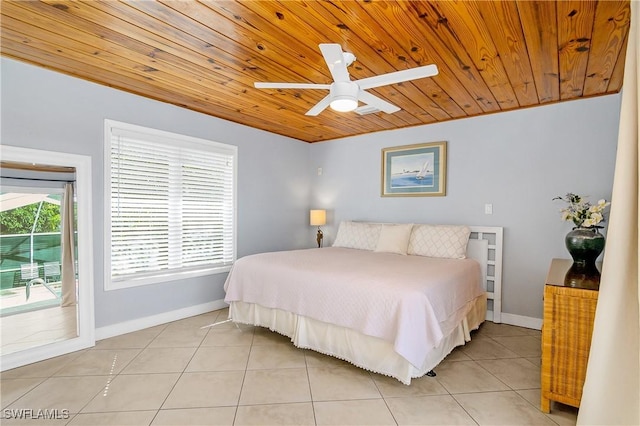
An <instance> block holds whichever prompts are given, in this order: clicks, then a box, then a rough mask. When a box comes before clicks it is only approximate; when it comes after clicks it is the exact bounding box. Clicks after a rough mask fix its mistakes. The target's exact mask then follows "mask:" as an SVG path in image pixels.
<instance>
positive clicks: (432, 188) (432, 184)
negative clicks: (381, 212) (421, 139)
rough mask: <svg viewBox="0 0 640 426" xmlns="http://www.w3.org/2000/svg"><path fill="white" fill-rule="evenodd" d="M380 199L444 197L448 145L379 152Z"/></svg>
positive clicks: (416, 146) (435, 143) (440, 144)
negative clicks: (380, 171)
mask: <svg viewBox="0 0 640 426" xmlns="http://www.w3.org/2000/svg"><path fill="white" fill-rule="evenodd" d="M381 175H382V187H381V196H382V197H443V196H445V195H446V187H447V186H446V183H447V182H446V180H447V142H446V141H441V142H430V143H421V144H414V145H404V146H396V147H391V148H383V149H382V173H381Z"/></svg>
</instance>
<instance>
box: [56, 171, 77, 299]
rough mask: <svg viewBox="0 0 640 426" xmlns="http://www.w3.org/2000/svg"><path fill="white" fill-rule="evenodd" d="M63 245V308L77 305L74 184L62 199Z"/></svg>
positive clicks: (65, 188)
mask: <svg viewBox="0 0 640 426" xmlns="http://www.w3.org/2000/svg"><path fill="white" fill-rule="evenodd" d="M61 207H62V209H61V210H62V244H61V246H62V247H61V250H62V255H61V263H62V269H61V272H60V275H61V281H62V302H61V306H73V305H75V304H76V301H77V300H76V270H75V264H76V262H75V238H74V234H75V229H74V209H73V184H71V183H67V184H66V185H65V187H64V196H63V198H62V205H61Z"/></svg>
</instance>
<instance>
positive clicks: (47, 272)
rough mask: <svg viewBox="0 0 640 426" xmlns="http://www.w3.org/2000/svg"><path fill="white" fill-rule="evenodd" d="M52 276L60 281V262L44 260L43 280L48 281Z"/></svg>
mask: <svg viewBox="0 0 640 426" xmlns="http://www.w3.org/2000/svg"><path fill="white" fill-rule="evenodd" d="M53 277H57V279H56V281H60V262H44V281H45V282H47V283H48V282H49V281H51V278H53Z"/></svg>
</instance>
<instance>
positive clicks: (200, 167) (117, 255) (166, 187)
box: [105, 120, 237, 290]
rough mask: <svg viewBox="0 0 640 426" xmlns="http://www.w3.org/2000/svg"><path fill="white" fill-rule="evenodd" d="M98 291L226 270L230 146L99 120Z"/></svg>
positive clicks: (233, 151) (230, 250)
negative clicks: (101, 218)
mask: <svg viewBox="0 0 640 426" xmlns="http://www.w3.org/2000/svg"><path fill="white" fill-rule="evenodd" d="M105 160H106V165H105V175H106V176H105V182H106V185H107V189H106V191H105V196H106V200H105V206H106V210H107V211H106V215H105V216H106V218H105V219H106V222H107V225H106V230H107V233H108V236H107V238H106V239H105V240H106V253H107V256H106V258H107V263H108V265H107V266H106V268H105V270H106V273H107V277H106V280H105V289H107V290H111V289H117V288H123V287H133V286H137V285H144V284H152V283H158V282H162V281H170V280H176V279H180V278H185V277H190V276H200V275H206V274H211V273H215V272H226V271H228V270H229V269H230V266H231V264H232V263H233V261H234V260H235V198H236V196H235V182H236V161H237V148H236V147H234V146H230V145H225V144H220V143H217V142H211V141H206V140H202V139H196V138H192V137H187V136H182V135H177V134H173V133H167V132H162V131H159V130H153V129H147V128H143V127H139V126H133V125H130V124H125V123H118V122H115V121H111V120H105Z"/></svg>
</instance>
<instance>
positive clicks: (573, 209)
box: [554, 193, 611, 228]
mask: <svg viewBox="0 0 640 426" xmlns="http://www.w3.org/2000/svg"><path fill="white" fill-rule="evenodd" d="M554 200H562V201H564V202H566V203H567V204H568V207H566V208H564V209H562V210H560V211H561V212H562V220H566V221H570V222H573V223H574V225H575V226H576V227H584V228H591V227H594V226H596V225H597V224H598V223H600V222H602V221H604V220H605V219H604V213H603V211H604V209H605V208H606V207H607V206H608V205H609V204H611V203H609V202H608V201H607V200H604V199H601V200H598V204H595V205H592V204H591V203H590V202H589V201H587V199H586V197H583V196H581V195H577V194H573V193H568V194H567V195H565V196H564V197H555V198H554Z"/></svg>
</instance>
